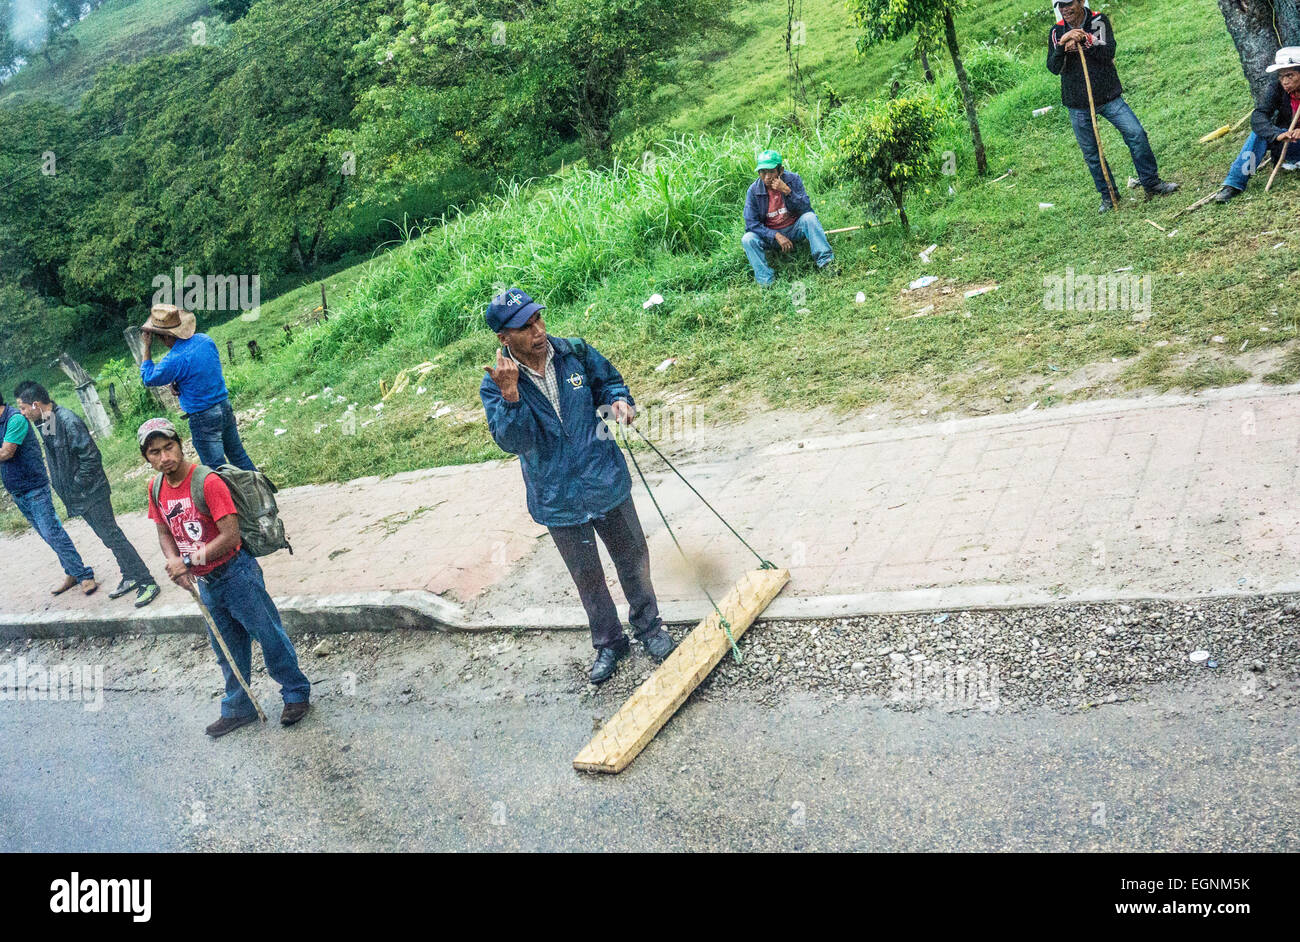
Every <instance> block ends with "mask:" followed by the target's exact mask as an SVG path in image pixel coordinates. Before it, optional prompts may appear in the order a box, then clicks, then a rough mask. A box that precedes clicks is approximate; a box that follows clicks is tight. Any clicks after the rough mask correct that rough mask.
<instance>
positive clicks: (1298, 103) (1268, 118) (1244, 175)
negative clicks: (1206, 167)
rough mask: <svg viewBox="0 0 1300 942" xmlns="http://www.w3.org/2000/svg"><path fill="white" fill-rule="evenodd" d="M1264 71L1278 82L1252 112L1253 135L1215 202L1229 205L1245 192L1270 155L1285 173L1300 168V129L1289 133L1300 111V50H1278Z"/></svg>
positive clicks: (1215, 196)
mask: <svg viewBox="0 0 1300 942" xmlns="http://www.w3.org/2000/svg"><path fill="white" fill-rule="evenodd" d="M1265 71H1266V72H1268V73H1270V74H1275V75H1276V76H1277V81H1276V82H1274V83H1273V85H1272V87H1270V88H1269V90H1268V94H1267V95H1266V96H1265V98H1264V100H1263V102H1261V103H1260V105H1259V106H1258V107H1257V108H1256V109H1255V110H1254V111H1253V112H1251V115H1250V135H1249V136H1248V137H1247V138H1246V143H1245V145H1244V146H1243V147H1242V148H1241V153H1240V154H1238V155H1237V159H1236V160H1234V161H1233V162H1232V168H1231V169H1230V170H1229V171H1228V176H1227V178H1226V179H1225V180H1224V181H1223V188H1222V189H1221V190H1219V192H1218V193H1215V194H1214V199H1215V202H1218V203H1226V202H1228V200H1230V199H1232V198H1233V197H1234V196H1237V195H1239V194H1240V193H1241V192H1242V190H1244V189H1246V184H1247V183H1249V182H1250V178H1251V177H1252V176H1253V175H1254V173H1255V171H1256V170H1258V169H1259V165H1260V163H1261V162H1262V161H1263V160H1264V155H1265V154H1267V153H1269V152H1270V151H1272V153H1273V160H1274V161H1276V162H1281V164H1282V169H1283V170H1295V169H1297V168H1300V127H1297V128H1296V129H1295V130H1294V131H1288V130H1287V128H1289V127H1291V119H1292V118H1293V117H1294V116H1295V111H1296V108H1300V46H1286V47H1284V48H1282V49H1279V50H1278V51H1277V55H1275V56H1274V57H1273V64H1272V65H1270V66H1269V67H1268V68H1267V69H1265ZM1283 151H1285V152H1286V153H1285V154H1284V153H1283Z"/></svg>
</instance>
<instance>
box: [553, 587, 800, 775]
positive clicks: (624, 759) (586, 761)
mask: <svg viewBox="0 0 1300 942" xmlns="http://www.w3.org/2000/svg"><path fill="white" fill-rule="evenodd" d="M789 581H790V572H789V570H787V569H756V570H754V571H753V572H747V573H745V575H744V577H743V578H742V579H741V580H740V581H739V582H738V583H736V585H735V586H734V587H733V588H732V590H731V591H730V592H728V593H727V594H726V595H725V596H724V597H723V598H722V601H721V602H719V603H718V608H719V609H721V610H722V613H723V614H724V615H725V616H726V618H727V621H728V622H729V623H730V624H731V635H732V637H734V638H737V639H739V638H740V636H741V635H742V634H744V633H745V631H746V630H747V629H748V628H749V626H750V625H752V624H753V623H754V619H755V618H757V617H758V616H759V615H760V614H761V613H762V611H763V609H765V608H767V606H768V605H769V604H771V602H772V599H774V598H776V596H777V594H778V593H779V592H780V591H781V589H783V588H784V587H785V584H786V583H787V582H789ZM730 650H731V642H729V641H728V640H727V633H726V631H724V630H723V628H722V625H721V624H720V623H719V621H718V613H717V612H713V613H712V614H711V615H709V616H708V617H707V618H705V619H704V620H703V621H702V622H700V623H699V624H698V625H696V626H695V627H694V628H693V629H692V630H691V633H690V634H688V635H687V636H686V637H685V638H683V639H682V640H681V643H679V644H678V645H677V647H676V648H675V649H674V650H673V653H672V654H670V655H668V657H667V658H665V659H664V662H663V663H662V664H660V665H659V666H658V667H657V668H655V671H654V673H653V674H651V675H650V676H649V677H647V678H646V680H645V683H643V684H642V685H641V686H640V687H638V688H637V689H636V691H635V692H634V693H633V694H632V696H631V697H629V698H628V701H627V703H625V704H623V706H622V707H621V708H620V709H619V711H618V712H617V713H615V714H614V715H613V716H612V717H610V720H609V722H608V723H606V724H605V725H604V726H602V727H601V729H600V732H598V733H597V734H596V735H595V736H594V737H593V738H592V740H591V742H589V743H587V745H586V747H584V748H583V750H582V751H581V752H580V753H578V757H577V758H576V759H574V760H573V767H574V768H575V769H578V770H579V771H583V772H622V771H623V770H624V769H625V768H627V767H628V765H630V764H631V762H632V760H633V759H635V758H636V757H637V755H638V754H639V753H640V752H641V750H642V749H644V748H645V747H646V745H647V744H648V743H649V742H650V740H651V739H654V737H655V734H656V733H657V732H659V730H660V729H662V728H663V725H664V724H665V723H667V722H668V720H669V719H670V718H671V717H672V715H673V714H674V713H676V712H677V708H678V707H680V706H681V705H682V704H683V703H684V702H685V701H686V698H687V697H689V696H690V695H691V691H693V690H694V689H695V688H696V687H698V686H699V685H700V681H702V680H704V678H705V677H707V676H709V672H710V671H711V670H713V668H714V667H716V666H717V664H718V661H720V660H722V657H723V655H724V654H726V653H727V652H728V651H730Z"/></svg>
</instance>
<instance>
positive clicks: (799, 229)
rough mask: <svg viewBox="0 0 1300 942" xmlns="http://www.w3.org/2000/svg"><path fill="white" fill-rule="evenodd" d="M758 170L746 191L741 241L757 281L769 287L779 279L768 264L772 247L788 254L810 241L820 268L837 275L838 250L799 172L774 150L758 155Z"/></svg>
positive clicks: (829, 273)
mask: <svg viewBox="0 0 1300 942" xmlns="http://www.w3.org/2000/svg"><path fill="white" fill-rule="evenodd" d="M755 170H756V172H757V173H758V179H757V180H755V181H754V182H753V183H751V184H750V185H749V192H748V193H746V194H745V235H744V236H743V237H742V238H741V240H740V244H741V245H743V246H744V247H745V255H746V256H748V257H749V264H750V266H751V267H752V268H753V269H754V280H755V281H757V282H758V283H759V284H760V285H763V286H765V287H766V286H767V285H770V284H771V283H772V282H773V281H774V280H776V274H775V273H774V272H773V271H772V269H771V267H770V266H769V265H768V264H767V251H768V249H777V250H779V251H780V252H782V253H783V254H784V253H786V252H789V251H790V250H791V249H793V248H794V244H795V243H796V242H807V243H808V250H809V251H810V252H811V253H812V257H813V261H814V262H816V263H817V268H818V269H819V270H821V271H824V272H825V273H826V274H828V275H834V274H836V273H837V269H836V268H835V253H834V252H832V251H831V244H830V242H828V241H827V240H826V231H825V230H824V229H822V224H821V222H820V221H819V220H818V219H817V214H816V213H814V212H813V211H812V200H810V199H809V198H808V194H807V192H806V191H805V190H804V188H803V180H801V179H800V178H799V174H797V173H792V172H790V171H789V170H785V169H783V168H782V166H781V155H780V154H779V153H777V152H776V151H774V150H765V151H763V153H761V154H759V155H758V166H757V167H756V168H755Z"/></svg>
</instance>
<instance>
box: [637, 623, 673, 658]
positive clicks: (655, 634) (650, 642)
mask: <svg viewBox="0 0 1300 942" xmlns="http://www.w3.org/2000/svg"><path fill="white" fill-rule="evenodd" d="M637 640H638V641H640V642H641V643H642V644H644V645H645V650H646V653H647V654H649V655H650V656H651V657H652V658H654V659H655V660H656V661H662V660H663V659H664V658H666V657H667V656H668V655H670V654H672V653H673V648H675V647H677V642H676V641H674V640H673V636H672V635H670V634H669V633H668V632H666V631H664V629H663V628H656V629H655V630H654V631H648V632H646V633H645V634H643V635H638V636H637Z"/></svg>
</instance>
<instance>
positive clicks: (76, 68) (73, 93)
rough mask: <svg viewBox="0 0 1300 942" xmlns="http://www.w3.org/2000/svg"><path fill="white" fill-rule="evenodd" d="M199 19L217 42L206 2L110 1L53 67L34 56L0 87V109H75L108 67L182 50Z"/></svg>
mask: <svg viewBox="0 0 1300 942" xmlns="http://www.w3.org/2000/svg"><path fill="white" fill-rule="evenodd" d="M200 17H206V18H207V20H206V23H207V27H208V30H209V32H208V36H207V39H208V41H209V42H213V41H216V39H217V35H218V34H219V32H220V31H221V30H222V28H223V27H222V24H221V21H220V19H219V18H217V17H215V16H209V10H208V3H207V0H108V2H107V3H105V4H104V5H103V6H102V7H100V8H99V9H98V10H95V11H94V12H93V13H91V14H90V15H89V16H88V17H86V18H85V19H84V20H82V21H81V22H80V23H78V24H77V25H76V26H74V27H73V28H72V30H71V33H72V35H73V36H74V37H75V38H76V39H77V45H76V46H74V47H72V48H71V49H69V50H67V51H66V52H61V53H59V54H58V55H57V57H55V58H54V61H53V64H52V65H51V64H49V63H47V62H46V61H45V60H44V59H43V58H42V57H41V56H40V54H39V53H38V54H35V55H33V56H32V58H31V61H30V62H28V63H27V65H25V66H24V67H23V68H22V69H20V70H19V71H18V74H17V75H15V76H14V77H13V78H11V79H10V80H9V81H8V82H6V83H5V84H4V85H0V107H9V106H13V105H16V104H20V103H22V102H25V101H56V102H59V103H61V104H64V105H67V106H69V107H71V106H73V105H76V103H77V102H78V101H79V100H80V99H81V96H82V95H83V94H85V92H86V91H87V90H88V89H89V88H90V86H91V83H92V82H93V81H94V79H95V73H96V72H98V71H99V70H100V69H102V68H103V67H104V66H105V65H106V64H107V63H110V62H135V61H136V60H138V59H143V58H144V57H146V56H156V55H161V54H163V53H167V52H171V51H173V50H177V49H180V48H182V47H184V46H186V45H188V44H190V43H191V42H192V41H193V31H192V29H191V24H193V23H194V22H195V21H196V20H198V19H199V18H200Z"/></svg>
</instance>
